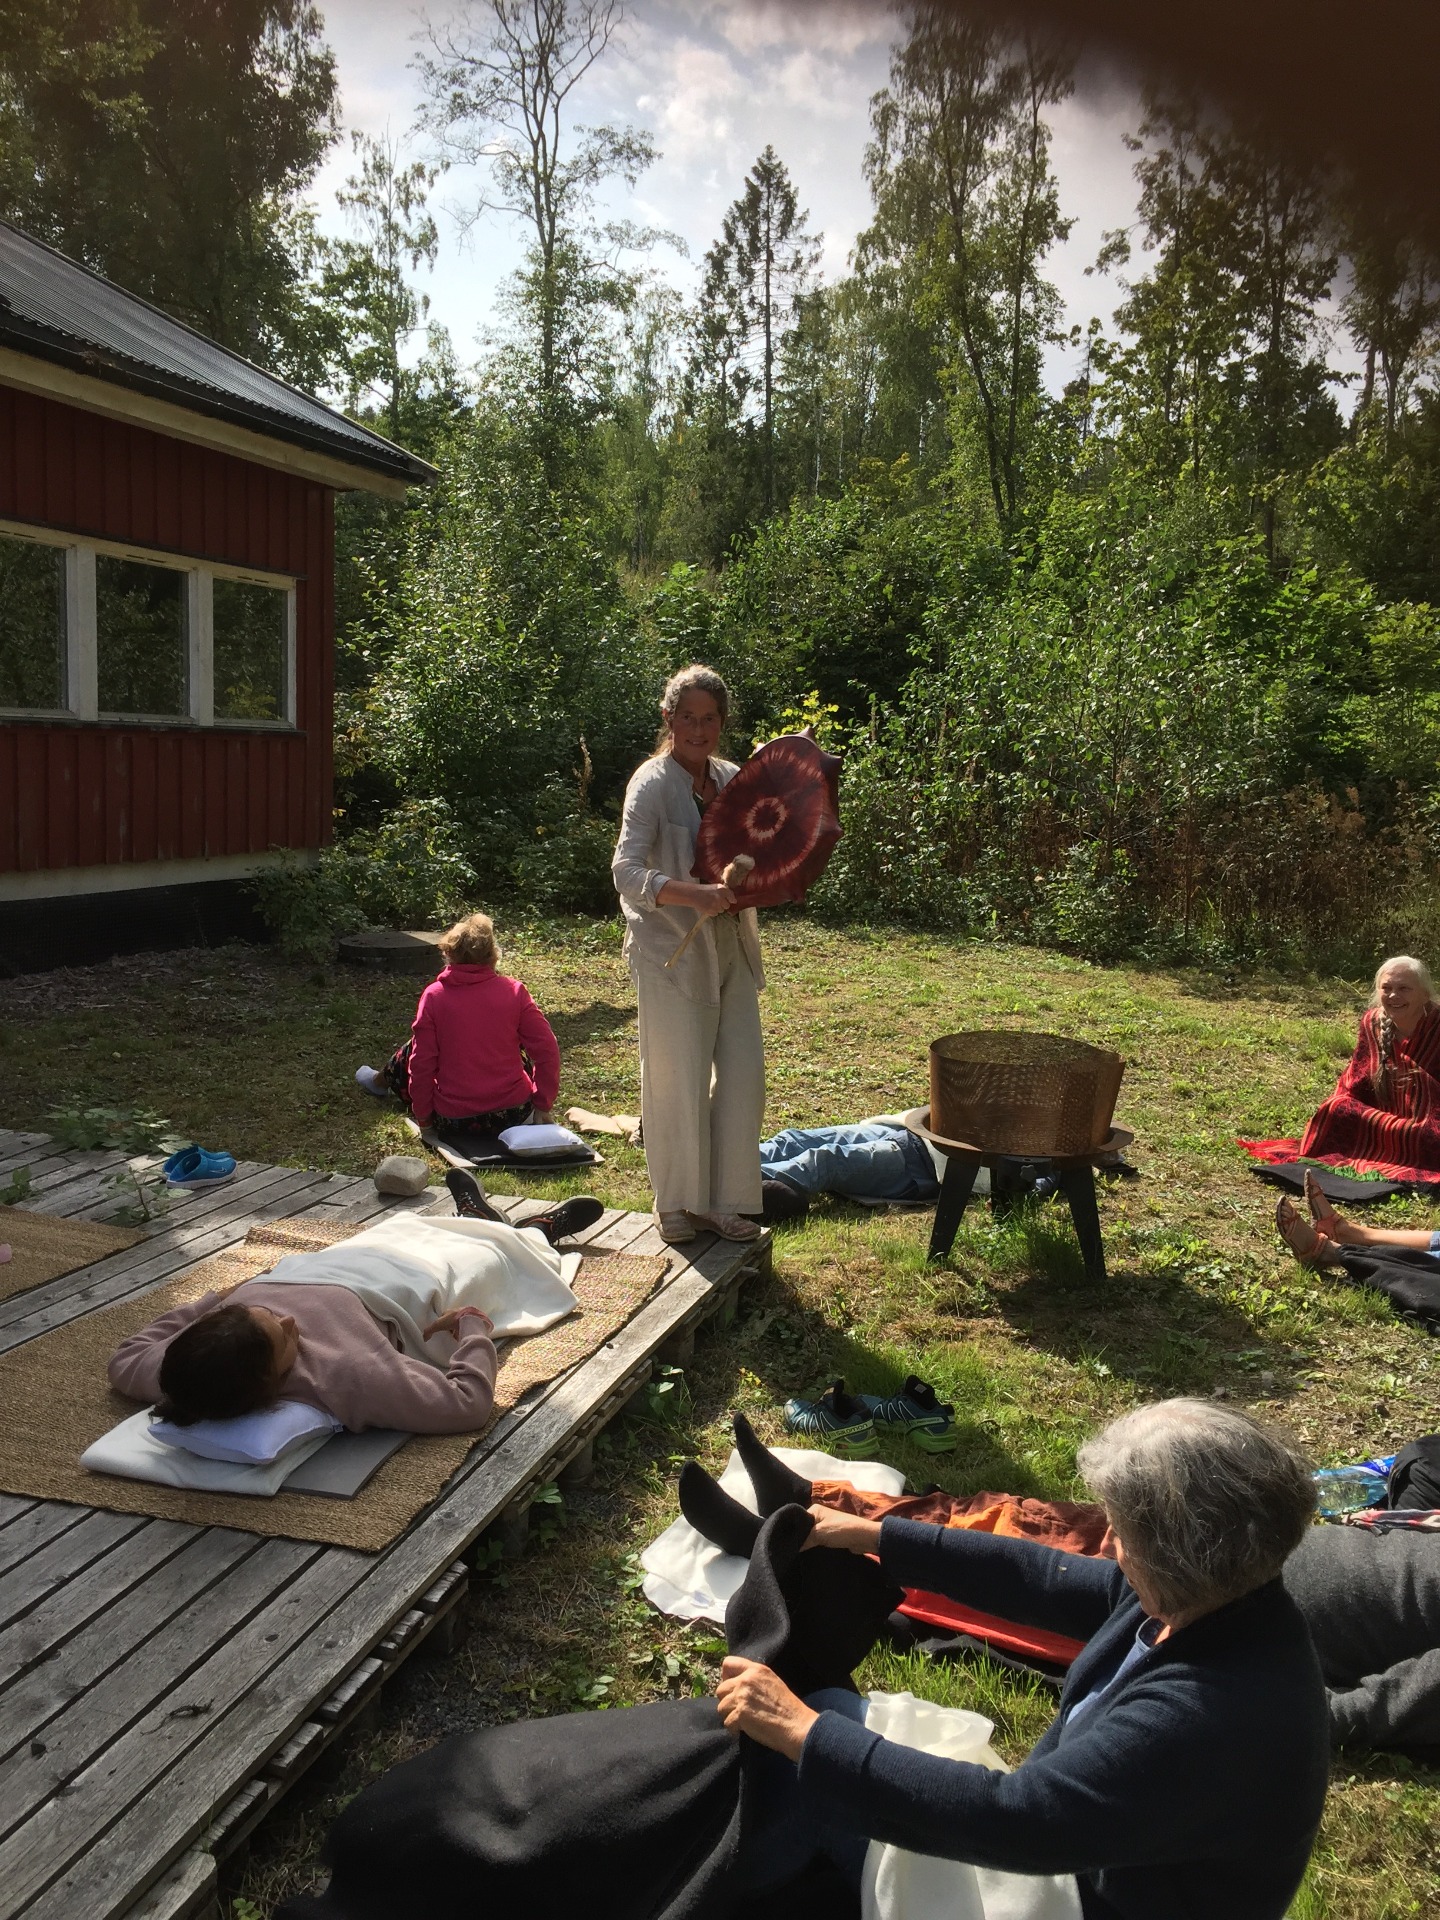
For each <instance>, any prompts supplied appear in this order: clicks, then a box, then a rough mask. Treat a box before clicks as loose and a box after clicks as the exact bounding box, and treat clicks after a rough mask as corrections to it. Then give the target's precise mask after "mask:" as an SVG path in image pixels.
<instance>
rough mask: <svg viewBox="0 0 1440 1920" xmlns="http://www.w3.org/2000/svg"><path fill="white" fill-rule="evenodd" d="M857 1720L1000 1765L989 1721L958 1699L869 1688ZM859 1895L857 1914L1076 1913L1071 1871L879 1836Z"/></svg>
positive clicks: (972, 1916)
mask: <svg viewBox="0 0 1440 1920" xmlns="http://www.w3.org/2000/svg"><path fill="white" fill-rule="evenodd" d="M865 1725H866V1726H867V1727H868V1728H870V1729H871V1730H872V1731H873V1732H875V1733H878V1734H880V1735H881V1736H882V1737H883V1738H884V1739H886V1740H896V1741H898V1742H899V1743H900V1745H901V1746H904V1747H915V1748H917V1749H918V1750H919V1751H920V1752H921V1753H933V1754H937V1755H939V1756H940V1757H941V1758H942V1759H945V1760H959V1761H966V1762H968V1763H969V1764H970V1765H972V1766H979V1767H995V1768H998V1769H999V1770H1000V1771H1002V1772H1003V1771H1004V1770H1005V1762H1004V1761H1003V1760H1002V1759H1001V1758H1000V1756H999V1754H998V1753H996V1752H995V1750H994V1748H993V1747H992V1746H991V1745H990V1735H991V1734H992V1733H993V1732H994V1731H995V1728H994V1725H993V1724H992V1722H990V1721H989V1720H987V1719H986V1718H985V1717H984V1715H983V1714H979V1713H969V1712H967V1711H966V1710H965V1708H963V1707H937V1706H934V1705H932V1704H931V1702H930V1701H928V1700H917V1699H916V1697H915V1695H914V1694H913V1693H872V1694H871V1695H870V1696H869V1698H868V1701H867V1703H866V1709H865ZM860 1902H861V1913H862V1917H863V1920H1080V1889H1079V1888H1078V1887H1077V1886H1076V1884H1075V1880H1074V1876H1073V1875H1071V1874H1031V1873H997V1872H996V1871H994V1870H993V1869H992V1868H990V1867H972V1866H968V1865H967V1864H966V1863H965V1862H964V1861H963V1860H941V1859H939V1858H938V1857H937V1856H936V1855H934V1854H928V1853H908V1852H907V1851H906V1850H905V1849H904V1848H903V1847H892V1846H891V1845H889V1843H888V1842H887V1841H884V1840H872V1841H871V1842H870V1850H869V1852H868V1853H867V1854H866V1856H865V1871H864V1876H863V1878H862V1880H861V1883H860Z"/></svg>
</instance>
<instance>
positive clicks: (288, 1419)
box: [150, 1400, 340, 1467]
mask: <svg viewBox="0 0 1440 1920" xmlns="http://www.w3.org/2000/svg"><path fill="white" fill-rule="evenodd" d="M150 1431H151V1433H152V1434H153V1435H154V1437H155V1438H156V1439H157V1440H158V1441H159V1442H160V1444H161V1445H162V1446H166V1447H183V1448H184V1449H185V1451H186V1453H198V1454H199V1456H200V1458H201V1459H202V1460H233V1461H234V1462H235V1463H236V1465H237V1466H242V1467H268V1466H269V1464H270V1462H271V1461H272V1460H284V1459H286V1458H287V1457H288V1456H289V1455H290V1454H292V1453H293V1452H294V1451H295V1449H296V1448H297V1447H298V1446H302V1445H303V1444H304V1442H305V1441H306V1440H308V1439H309V1438H310V1436H311V1434H312V1433H326V1434H330V1433H339V1431H340V1422H339V1421H338V1420H337V1419H336V1418H335V1416H334V1415H333V1414H330V1413H326V1412H325V1411H324V1409H323V1408H321V1407H311V1406H307V1405H306V1403H305V1402H304V1401H303V1400H277V1401H276V1402H275V1405H274V1406H273V1407H262V1408H261V1409H260V1411H259V1412H258V1413H242V1414H240V1415H238V1416H237V1417H236V1418H235V1419H233V1420H196V1421H194V1422H193V1423H192V1424H191V1425H190V1426H188V1427H177V1426H176V1425H175V1424H174V1423H173V1421H170V1420H156V1421H153V1422H152V1423H151V1427H150Z"/></svg>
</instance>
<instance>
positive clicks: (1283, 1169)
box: [1250, 1160, 1415, 1207]
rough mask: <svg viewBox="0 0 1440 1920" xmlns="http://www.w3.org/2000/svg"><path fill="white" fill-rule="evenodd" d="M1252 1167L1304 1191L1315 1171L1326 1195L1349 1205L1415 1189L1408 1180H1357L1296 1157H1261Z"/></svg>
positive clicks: (1272, 1181) (1275, 1182) (1259, 1175)
mask: <svg viewBox="0 0 1440 1920" xmlns="http://www.w3.org/2000/svg"><path fill="white" fill-rule="evenodd" d="M1250 1171H1251V1173H1253V1174H1254V1176H1255V1178H1256V1179H1257V1180H1264V1181H1266V1182H1268V1184H1269V1185H1270V1186H1272V1187H1284V1188H1285V1190H1286V1191H1287V1193H1304V1191H1305V1176H1306V1174H1307V1173H1313V1174H1314V1176H1315V1179H1316V1181H1317V1183H1318V1185H1319V1188H1320V1191H1321V1192H1322V1193H1323V1194H1324V1195H1325V1198H1326V1199H1327V1200H1335V1201H1338V1202H1339V1203H1341V1204H1342V1205H1344V1206H1347V1207H1368V1206H1373V1205H1375V1204H1376V1203H1378V1202H1379V1201H1381V1200H1388V1199H1389V1198H1390V1196H1391V1195H1392V1194H1395V1193H1414V1191H1415V1189H1414V1187H1413V1186H1411V1185H1409V1183H1408V1182H1406V1181H1404V1180H1355V1179H1352V1178H1351V1176H1350V1175H1349V1174H1348V1173H1336V1172H1335V1170H1334V1169H1333V1168H1332V1167H1316V1166H1311V1165H1308V1164H1307V1163H1306V1162H1304V1161H1296V1160H1281V1161H1275V1162H1269V1161H1264V1162H1262V1161H1258V1160H1257V1161H1254V1162H1252V1164H1251V1167H1250Z"/></svg>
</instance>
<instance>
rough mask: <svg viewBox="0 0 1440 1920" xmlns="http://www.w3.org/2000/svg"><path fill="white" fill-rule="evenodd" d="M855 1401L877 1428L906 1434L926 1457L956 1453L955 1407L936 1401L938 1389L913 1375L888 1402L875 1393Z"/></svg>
mask: <svg viewBox="0 0 1440 1920" xmlns="http://www.w3.org/2000/svg"><path fill="white" fill-rule="evenodd" d="M855 1397H856V1399H857V1400H858V1401H859V1402H860V1404H861V1405H862V1406H863V1407H864V1408H865V1410H866V1412H867V1413H868V1414H869V1415H870V1418H871V1419H872V1420H873V1421H874V1422H875V1425H876V1426H877V1427H889V1429H890V1430H891V1432H892V1433H899V1434H903V1435H904V1436H905V1438H906V1439H907V1440H912V1441H914V1443H915V1445H916V1446H917V1447H923V1448H924V1450H925V1452H926V1453H953V1452H954V1451H955V1439H956V1434H955V1422H954V1419H953V1417H952V1416H953V1415H954V1412H955V1409H954V1407H948V1406H945V1405H944V1404H943V1403H942V1402H941V1401H940V1400H938V1399H937V1398H936V1395H935V1389H934V1388H933V1387H932V1386H931V1385H930V1384H929V1383H928V1382H927V1381H925V1380H921V1379H918V1378H917V1377H916V1376H915V1375H914V1374H913V1373H912V1374H911V1375H910V1377H909V1379H908V1380H907V1381H906V1382H905V1384H904V1386H903V1387H902V1388H901V1389H900V1391H899V1393H892V1394H891V1395H890V1397H889V1399H888V1400H881V1399H879V1398H877V1397H876V1395H875V1394H873V1393H860V1394H857V1395H856V1396H855Z"/></svg>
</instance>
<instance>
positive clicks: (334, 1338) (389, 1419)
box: [109, 1276, 497, 1433]
mask: <svg viewBox="0 0 1440 1920" xmlns="http://www.w3.org/2000/svg"><path fill="white" fill-rule="evenodd" d="M220 1304H221V1299H220V1296H219V1295H218V1294H214V1293H207V1294H206V1295H205V1296H204V1298H203V1299H201V1300H192V1301H191V1302H190V1304H189V1305H188V1306H183V1307H172V1308H171V1309H170V1311H169V1312H168V1313H162V1314H161V1316H160V1318H159V1319H158V1320H152V1321H151V1322H150V1325H149V1326H148V1327H142V1328H141V1329H140V1331H139V1333H132V1334H131V1336H130V1338H129V1339H128V1340H126V1341H124V1342H122V1344H121V1345H120V1346H119V1347H117V1348H116V1350H115V1353H114V1354H113V1356H112V1357H111V1361H110V1369H109V1371H110V1384H111V1386H112V1387H114V1388H115V1389H116V1391H117V1392H119V1393H124V1394H128V1395H129V1397H130V1398H131V1399H132V1400H146V1401H151V1402H153V1401H155V1400H158V1399H159V1397H160V1362H161V1361H162V1360H163V1359H164V1357H165V1349H166V1347H167V1346H168V1345H169V1344H170V1342H171V1341H172V1340H173V1339H174V1338H175V1335H176V1334H177V1333H179V1332H180V1330H181V1329H182V1328H183V1327H188V1326H189V1325H190V1323H191V1321H192V1320H198V1319H199V1318H200V1316H201V1315H202V1314H204V1313H209V1312H210V1311H211V1310H212V1308H214V1307H217V1306H219V1305H220ZM225 1304H226V1305H234V1306H237V1307H268V1308H269V1309H270V1311H271V1312H272V1313H279V1314H289V1315H290V1317H291V1318H292V1319H293V1320H294V1322H295V1324H296V1326H297V1327H298V1328H299V1331H300V1351H299V1353H298V1354H297V1355H296V1357H295V1364H294V1366H293V1367H291V1369H290V1371H289V1373H287V1374H286V1376H285V1381H284V1384H283V1386H282V1388H281V1393H282V1395H283V1397H284V1398H285V1399H286V1400H303V1401H305V1403H306V1404H307V1405H308V1406H312V1407H323V1408H324V1409H325V1411H326V1413H331V1414H334V1416H335V1418H336V1419H337V1420H339V1421H340V1422H341V1423H342V1425H344V1426H346V1427H348V1428H349V1429H350V1431H351V1432H352V1433H358V1432H360V1431H361V1429H362V1428H364V1427H393V1428H395V1429H396V1430H397V1431H398V1432H400V1433H474V1432H476V1431H477V1430H478V1429H479V1428H481V1427H483V1426H484V1425H485V1422H486V1421H487V1420H488V1419H489V1418H490V1409H491V1406H492V1405H493V1403H494V1399H495V1368H496V1365H497V1362H496V1358H495V1343H494V1341H493V1340H492V1339H491V1338H490V1335H489V1333H488V1332H486V1331H485V1330H484V1329H485V1328H486V1327H487V1326H488V1324H489V1323H488V1321H485V1320H483V1319H476V1318H473V1317H472V1316H471V1315H469V1314H467V1315H466V1316H465V1318H464V1319H463V1320H462V1321H461V1322H460V1325H461V1327H462V1329H464V1338H463V1339H462V1340H461V1341H460V1342H459V1344H458V1345H457V1346H456V1348H455V1351H454V1353H452V1354H451V1356H450V1364H449V1366H448V1367H447V1368H446V1369H445V1370H444V1371H443V1372H442V1371H441V1369H440V1368H439V1367H432V1366H429V1365H427V1364H426V1362H425V1361H423V1360H412V1359H411V1358H410V1357H409V1355H408V1354H404V1353H399V1352H397V1350H396V1349H395V1348H394V1347H393V1346H392V1345H391V1343H390V1336H389V1335H388V1334H387V1333H386V1331H385V1329H384V1328H383V1327H382V1326H381V1325H380V1322H379V1321H378V1320H376V1319H375V1318H374V1317H373V1315H371V1314H370V1313H368V1312H367V1311H366V1309H365V1308H364V1307H363V1306H362V1305H361V1304H360V1302H359V1301H358V1300H357V1299H356V1297H355V1295H354V1294H353V1293H347V1292H346V1290H345V1288H344V1287H307V1286H303V1285H293V1286H292V1285H287V1284H285V1283H284V1282H273V1283H272V1282H267V1281H266V1280H265V1279H264V1277H263V1276H262V1277H261V1278H260V1279H258V1280H247V1281H246V1282H245V1284H244V1285H243V1286H240V1287H236V1288H235V1289H234V1291H233V1292H232V1293H231V1294H230V1295H229V1296H228V1299H227V1300H226V1301H225ZM472 1327H473V1328H474V1329H475V1331H474V1332H473V1333H472V1332H471V1331H470V1329H471V1328H472Z"/></svg>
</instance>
